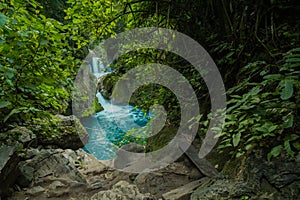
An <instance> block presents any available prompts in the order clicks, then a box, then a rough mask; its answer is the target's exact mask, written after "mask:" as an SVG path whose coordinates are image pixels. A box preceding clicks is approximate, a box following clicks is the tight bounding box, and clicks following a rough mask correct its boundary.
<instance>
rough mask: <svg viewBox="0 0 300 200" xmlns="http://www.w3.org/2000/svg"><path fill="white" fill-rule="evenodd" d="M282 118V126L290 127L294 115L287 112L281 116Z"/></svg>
mask: <svg viewBox="0 0 300 200" xmlns="http://www.w3.org/2000/svg"><path fill="white" fill-rule="evenodd" d="M282 120H283V127H284V128H291V127H292V126H293V122H294V115H292V114H289V115H286V116H283V117H282Z"/></svg>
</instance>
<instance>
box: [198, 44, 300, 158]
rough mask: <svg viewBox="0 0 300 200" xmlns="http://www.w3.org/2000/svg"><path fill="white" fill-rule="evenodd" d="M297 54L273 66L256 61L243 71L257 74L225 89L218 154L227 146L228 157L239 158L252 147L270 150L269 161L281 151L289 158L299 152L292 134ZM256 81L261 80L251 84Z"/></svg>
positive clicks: (297, 86) (295, 124)
mask: <svg viewBox="0 0 300 200" xmlns="http://www.w3.org/2000/svg"><path fill="white" fill-rule="evenodd" d="M299 51H300V49H299V48H294V49H292V50H290V51H288V52H287V53H285V54H284V55H283V58H282V59H281V60H280V61H278V62H277V63H276V64H273V65H271V64H266V63H265V62H255V63H251V64H248V65H247V66H245V67H244V68H243V69H242V71H246V70H248V69H251V70H253V71H248V73H254V74H257V75H256V77H254V76H248V78H246V79H245V80H244V81H243V82H241V83H240V84H238V85H237V86H236V87H233V88H231V89H230V90H228V95H229V98H230V100H229V101H228V102H227V103H228V109H227V115H226V121H225V124H224V127H223V130H222V133H221V134H220V135H218V136H220V137H221V138H222V141H221V143H220V145H219V147H218V148H219V149H221V152H222V149H224V148H228V147H229V148H231V149H232V151H231V154H234V155H236V156H237V157H239V156H241V155H243V154H244V153H245V152H250V151H252V150H253V149H255V148H256V149H257V148H272V149H271V151H270V153H269V154H268V160H270V159H271V158H272V157H276V156H278V155H280V153H281V152H282V150H283V149H284V150H285V151H286V152H287V153H288V154H289V155H290V156H292V157H293V156H294V155H295V151H298V150H299V148H297V147H299V146H298V145H299V142H297V140H298V139H299V138H300V135H299V134H297V133H296V132H294V131H293V130H295V129H294V128H295V127H298V126H299V124H298V123H299V114H298V112H297V109H299V99H300V92H299V91H300V82H299V77H300V71H299V69H298V68H296V67H295V66H298V65H299V64H300V62H299V60H297V58H299V57H300V56H299ZM291 58H293V59H292V61H293V62H291ZM295 61H297V62H295ZM257 78H259V79H258V80H260V81H257V82H253V81H252V80H257ZM202 125H204V122H202ZM205 125H207V122H206V124H205ZM293 132H294V133H293ZM276 144H277V145H276ZM273 145H276V146H275V147H273Z"/></svg>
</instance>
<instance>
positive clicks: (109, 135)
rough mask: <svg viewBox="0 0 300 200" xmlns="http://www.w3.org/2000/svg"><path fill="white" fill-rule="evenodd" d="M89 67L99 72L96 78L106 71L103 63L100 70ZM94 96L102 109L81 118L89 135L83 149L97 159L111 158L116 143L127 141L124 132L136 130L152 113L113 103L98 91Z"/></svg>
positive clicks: (113, 154)
mask: <svg viewBox="0 0 300 200" xmlns="http://www.w3.org/2000/svg"><path fill="white" fill-rule="evenodd" d="M93 65H94V63H93ZM91 67H92V68H93V70H94V71H96V72H99V73H97V74H95V75H96V77H97V78H100V77H102V76H104V75H105V74H107V73H108V72H104V70H103V69H104V66H103V65H101V66H100V67H99V66H98V68H100V70H95V66H91ZM96 97H97V98H98V102H99V104H101V106H102V107H103V109H104V110H103V111H100V112H98V113H95V114H94V115H92V116H89V117H87V118H84V119H82V120H81V122H82V124H83V126H84V127H85V128H86V130H87V132H88V133H89V135H90V138H89V142H88V143H87V144H86V145H85V147H84V148H83V149H84V150H85V151H87V152H88V153H91V154H93V155H94V156H95V157H96V158H98V159H99V160H111V159H113V158H114V157H115V156H116V150H117V148H116V147H117V145H120V144H125V143H126V142H129V141H128V140H129V138H128V137H126V138H125V137H124V135H125V134H126V132H128V131H129V130H131V129H134V130H135V131H138V130H139V129H140V128H142V127H144V126H145V125H146V124H147V123H148V121H149V119H150V118H151V117H152V115H151V114H149V113H146V114H144V113H143V112H142V111H141V110H139V109H135V108H134V107H133V106H130V105H125V106H124V105H113V104H112V103H111V102H110V101H109V100H108V99H105V98H104V97H103V96H102V94H101V93H100V92H97V94H96ZM126 140H127V141H126Z"/></svg>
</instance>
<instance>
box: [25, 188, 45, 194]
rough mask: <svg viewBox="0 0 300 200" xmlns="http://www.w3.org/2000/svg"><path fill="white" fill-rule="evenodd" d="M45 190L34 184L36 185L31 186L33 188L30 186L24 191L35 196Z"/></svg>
mask: <svg viewBox="0 0 300 200" xmlns="http://www.w3.org/2000/svg"><path fill="white" fill-rule="evenodd" d="M43 192H45V189H44V188H43V187H41V186H36V187H33V188H30V189H28V190H27V191H26V194H29V195H31V196H37V195H39V194H41V193H43Z"/></svg>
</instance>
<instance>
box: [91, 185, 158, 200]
mask: <svg viewBox="0 0 300 200" xmlns="http://www.w3.org/2000/svg"><path fill="white" fill-rule="evenodd" d="M112 199H120V200H133V199H134V200H152V199H153V200H154V199H156V198H155V197H153V196H152V195H150V194H149V193H148V194H142V193H140V192H139V189H138V187H137V186H136V185H132V184H129V183H128V182H126V181H120V182H118V183H117V184H115V185H114V186H113V188H112V189H111V190H106V191H101V192H99V193H97V194H95V195H94V196H92V198H91V200H112Z"/></svg>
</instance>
